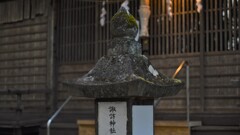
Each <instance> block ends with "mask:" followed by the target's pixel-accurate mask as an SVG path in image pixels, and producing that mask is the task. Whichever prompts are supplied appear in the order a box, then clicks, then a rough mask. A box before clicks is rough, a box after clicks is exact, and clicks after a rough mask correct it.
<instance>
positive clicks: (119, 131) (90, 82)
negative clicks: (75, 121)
mask: <svg viewBox="0 0 240 135" xmlns="http://www.w3.org/2000/svg"><path fill="white" fill-rule="evenodd" d="M110 30H111V34H112V37H113V39H112V40H111V42H110V43H109V45H108V54H107V56H103V57H102V58H100V59H99V60H98V62H97V64H96V65H95V67H94V68H93V69H91V70H90V71H89V72H88V73H87V74H86V75H84V76H83V77H81V78H79V79H77V80H75V81H71V82H70V81H69V82H67V84H68V85H69V86H73V87H76V88H77V89H78V90H74V91H72V92H73V95H75V96H81V97H90V98H95V105H96V111H95V112H96V120H95V123H96V135H153V134H154V125H153V123H154V117H153V114H154V107H153V104H154V99H155V98H159V97H165V96H172V95H175V94H177V93H178V92H179V90H180V89H181V88H182V87H183V83H182V81H180V80H177V79H172V78H168V77H166V76H165V75H164V74H162V73H160V72H158V71H157V70H156V69H154V67H153V66H152V65H151V63H150V61H149V60H148V58H147V57H146V56H144V55H142V54H141V45H140V43H138V42H136V41H135V40H134V38H135V35H136V34H137V30H138V26H137V23H136V20H135V18H134V17H133V16H132V15H131V14H130V13H129V12H128V10H126V9H125V8H124V7H121V8H120V9H119V11H118V12H117V13H116V14H115V15H114V16H113V17H112V19H111V27H110Z"/></svg>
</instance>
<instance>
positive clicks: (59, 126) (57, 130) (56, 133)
mask: <svg viewBox="0 0 240 135" xmlns="http://www.w3.org/2000/svg"><path fill="white" fill-rule="evenodd" d="M39 135H47V127H46V125H44V126H42V127H41V128H40V130H39ZM50 135H78V127H77V124H76V123H53V124H51V127H50Z"/></svg>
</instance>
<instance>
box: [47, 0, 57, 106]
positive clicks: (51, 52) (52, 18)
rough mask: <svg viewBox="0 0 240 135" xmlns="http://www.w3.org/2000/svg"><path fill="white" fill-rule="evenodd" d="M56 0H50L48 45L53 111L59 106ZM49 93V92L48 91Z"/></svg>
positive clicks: (49, 80)
mask: <svg viewBox="0 0 240 135" xmlns="http://www.w3.org/2000/svg"><path fill="white" fill-rule="evenodd" d="M55 2H56V1H55V0H53V1H51V0H48V9H47V10H48V47H47V69H48V70H47V71H48V72H47V87H48V89H50V90H51V92H50V96H46V100H48V99H47V98H49V97H50V100H49V101H50V104H51V105H50V107H51V111H54V110H56V108H57V95H56V93H57V92H56V73H57V68H56V63H55V62H56V61H55V59H54V58H55V57H54V56H55V54H54V27H55V25H54V24H55V15H54V14H55V12H54V10H55ZM47 94H49V93H47Z"/></svg>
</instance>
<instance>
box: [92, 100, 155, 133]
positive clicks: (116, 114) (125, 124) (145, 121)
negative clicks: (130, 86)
mask: <svg viewBox="0 0 240 135" xmlns="http://www.w3.org/2000/svg"><path fill="white" fill-rule="evenodd" d="M153 104H154V99H153V98H141V97H129V98H119V99H117V98H105V99H103V98H101V99H96V100H95V106H96V135H139V134H144V135H153V134H154V133H153V132H154V126H153V125H154V124H153V123H154V122H153V121H154V117H153V114H154V108H153Z"/></svg>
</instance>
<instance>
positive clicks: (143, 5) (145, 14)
mask: <svg viewBox="0 0 240 135" xmlns="http://www.w3.org/2000/svg"><path fill="white" fill-rule="evenodd" d="M150 14H151V11H150V1H149V0H141V1H140V8H139V15H140V23H141V30H140V37H141V42H142V54H144V55H149V54H150V53H149V50H150V49H149V39H148V37H149V32H148V20H149V17H150Z"/></svg>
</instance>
